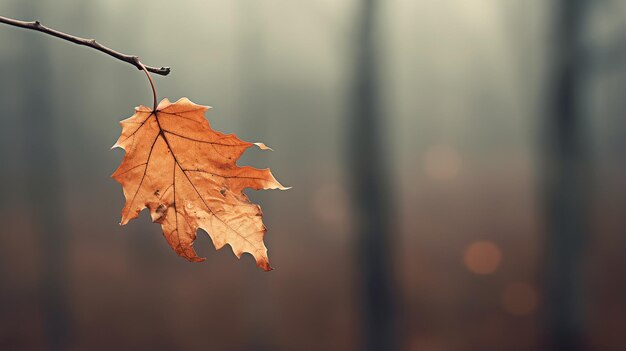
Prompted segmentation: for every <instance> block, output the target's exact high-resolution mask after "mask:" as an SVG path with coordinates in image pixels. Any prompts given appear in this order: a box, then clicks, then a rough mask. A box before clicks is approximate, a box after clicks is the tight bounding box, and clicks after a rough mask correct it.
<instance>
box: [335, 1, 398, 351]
mask: <svg viewBox="0 0 626 351" xmlns="http://www.w3.org/2000/svg"><path fill="white" fill-rule="evenodd" d="M377 5H378V3H377V1H376V0H361V1H360V2H359V3H358V5H357V12H356V13H357V15H356V16H357V17H356V21H357V22H356V28H355V30H356V35H357V38H356V47H355V53H354V55H355V56H354V67H355V71H354V72H353V74H354V76H353V82H352V83H353V85H352V89H353V90H352V106H351V119H350V121H349V124H348V126H347V129H348V133H349V134H348V144H349V152H350V154H349V167H350V170H349V182H350V184H351V185H352V189H351V197H352V202H353V204H352V206H353V209H354V213H355V230H356V239H357V240H358V246H357V247H358V253H357V264H356V270H357V272H359V274H360V275H359V278H360V286H359V290H358V291H360V292H361V293H362V301H361V303H362V305H361V306H362V318H361V320H362V321H363V324H362V329H361V333H362V336H363V339H362V343H363V345H361V348H360V349H361V350H371V351H381V350H385V351H392V350H395V349H396V348H397V345H396V343H397V340H396V337H395V336H396V335H395V333H396V330H395V329H396V324H395V310H394V300H393V296H392V281H393V267H392V260H391V258H390V256H391V252H390V249H391V236H392V227H393V225H392V220H391V209H390V207H391V196H390V194H391V191H390V184H389V174H388V167H387V165H386V162H385V159H384V151H385V147H384V142H383V137H382V135H383V133H382V131H383V130H384V126H383V123H382V121H383V118H382V116H381V106H380V102H381V101H380V100H381V98H380V93H379V90H378V89H379V84H378V65H377V48H376V47H377V45H376V44H377V43H376V41H375V32H376V12H377Z"/></svg>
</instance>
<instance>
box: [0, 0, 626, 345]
mask: <svg viewBox="0 0 626 351" xmlns="http://www.w3.org/2000/svg"><path fill="white" fill-rule="evenodd" d="M0 15H2V16H7V17H12V18H16V19H21V20H34V19H37V20H39V21H41V22H42V23H43V24H44V25H47V26H50V27H52V28H55V29H58V30H61V31H65V32H67V33H70V34H74V35H78V36H83V37H87V38H96V39H97V40H98V41H99V42H101V43H103V44H104V45H107V46H109V47H111V48H113V49H115V50H118V51H120V52H123V53H127V54H136V55H139V56H140V57H141V59H142V61H143V62H144V63H146V64H148V65H153V66H158V67H160V66H170V67H172V73H171V75H170V76H168V77H160V76H155V81H156V84H157V89H158V92H159V95H160V96H159V97H160V98H165V97H168V98H170V99H171V100H176V99H178V98H180V97H182V96H186V97H189V98H190V99H191V100H192V101H194V102H196V103H200V104H207V105H212V106H213V107H214V108H213V109H212V110H211V111H209V113H208V118H209V119H210V121H211V123H212V125H213V126H214V127H215V128H216V129H218V130H221V131H224V132H233V133H236V134H238V135H239V136H240V137H242V138H243V139H246V140H251V141H258V140H260V141H264V142H265V143H267V144H268V145H270V146H272V147H273V148H274V149H275V150H276V151H275V152H272V153H261V152H258V151H249V152H248V153H247V154H246V155H244V158H243V159H242V160H241V162H240V164H251V165H254V166H258V167H268V166H269V167H271V168H272V169H273V171H274V173H275V174H276V176H277V178H278V179H279V180H280V181H282V182H283V184H285V185H288V186H293V189H291V190H289V191H286V192H278V191H264V192H250V196H251V197H252V199H253V200H254V201H255V202H258V203H260V204H261V205H262V207H263V212H264V214H265V222H266V224H267V226H268V228H269V231H268V234H267V236H266V243H267V246H268V247H269V253H270V258H271V261H272V265H273V266H274V267H275V270H274V271H273V272H271V273H263V272H262V271H260V270H259V269H257V268H256V267H255V265H254V262H253V260H252V259H251V257H250V256H244V257H243V258H242V260H241V262H238V261H237V260H236V259H235V257H234V256H233V254H232V252H231V251H230V249H228V248H226V249H223V250H220V251H215V250H214V249H213V247H212V244H211V242H210V239H209V238H208V236H206V235H199V237H198V240H197V242H196V248H197V250H198V252H199V253H200V254H203V255H204V256H206V257H207V261H206V262H204V263H202V264H191V263H188V262H186V261H185V260H183V259H181V258H179V257H177V256H176V255H175V254H174V253H173V252H172V250H171V249H170V248H169V246H168V245H167V243H166V242H165V240H164V239H163V238H162V235H161V231H160V228H159V226H158V225H155V224H151V223H150V221H149V216H148V215H147V214H145V213H143V214H142V215H141V216H140V218H139V219H137V220H135V221H134V222H133V223H130V224H129V225H128V226H126V227H120V226H118V220H119V213H120V210H121V208H122V205H123V195H122V189H121V186H120V185H119V184H117V183H116V182H115V181H114V180H113V179H111V178H109V175H110V174H111V173H112V172H113V171H114V170H115V168H116V167H117V165H118V164H119V162H120V161H121V158H122V151H121V150H113V151H111V150H110V149H109V148H110V146H111V145H112V144H113V143H114V141H115V140H116V139H117V136H118V135H119V132H120V127H119V125H118V123H117V122H118V121H119V120H121V119H123V118H126V117H128V116H130V115H131V114H132V113H133V108H134V107H135V106H136V105H139V104H145V105H150V103H151V92H150V89H149V86H148V84H147V81H146V79H145V77H144V75H143V74H142V73H141V72H140V71H138V70H137V69H136V68H135V67H133V66H131V65H128V64H126V63H122V62H120V61H117V60H115V59H112V58H111V57H108V56H106V55H104V54H102V53H99V52H97V51H94V50H91V49H88V48H83V47H79V46H76V45H74V44H71V43H67V42H64V41H60V40H58V39H56V38H52V37H50V36H47V35H44V34H41V33H36V32H33V31H29V30H25V29H18V28H14V27H9V26H6V25H0V43H1V44H0V45H1V46H0V104H1V105H2V109H1V111H2V112H0V118H1V121H2V127H1V128H0V191H1V194H2V196H1V197H0V222H1V223H2V230H1V235H0V284H1V285H0V349H2V350H139V349H143V350H200V349H213V350H242V351H243V350H254V351H257V350H258V351H264V350H285V351H293V350H390V351H393V350H410V351H413V350H419V351H457V350H458V351H465V350H467V351H470V350H476V351H485V350H495V351H500V350H512V351H514V350H520V351H522V350H524V351H526V350H604V351H612V350H623V349H624V345H626V334H625V333H624V330H625V329H626V313H625V312H626V280H625V277H626V255H625V254H624V250H625V249H626V236H625V235H624V234H625V233H626V215H625V213H626V152H625V151H626V119H625V118H624V114H625V113H626V99H625V98H624V91H625V88H626V2H624V1H619V0H603V1H590V0H552V1H545V0H528V1H506V0H481V1H459V0H439V1H426V0H388V1H382V0H346V1H337V0H307V1H293V0H208V1H199V0H181V1H164V0H152V1H122V0H95V1H70V0H56V1H30V0H29V1H26V0H3V1H2V2H1V3H0Z"/></svg>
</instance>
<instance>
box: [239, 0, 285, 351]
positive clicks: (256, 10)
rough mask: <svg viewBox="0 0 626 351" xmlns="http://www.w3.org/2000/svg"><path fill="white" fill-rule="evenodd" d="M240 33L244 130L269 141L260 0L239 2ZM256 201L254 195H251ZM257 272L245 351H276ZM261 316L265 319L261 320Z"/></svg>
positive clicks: (249, 297)
mask: <svg viewBox="0 0 626 351" xmlns="http://www.w3.org/2000/svg"><path fill="white" fill-rule="evenodd" d="M237 6H238V8H237V10H238V11H237V17H238V21H237V24H238V26H237V30H238V34H239V38H238V39H239V41H238V42H239V46H238V51H237V58H238V61H237V67H236V71H237V72H238V77H237V78H238V79H237V85H238V92H239V93H238V101H239V102H240V103H239V104H238V106H239V111H238V112H239V117H240V120H241V121H245V122H242V125H241V127H242V129H244V128H245V129H248V130H253V131H254V138H255V140H260V141H267V140H268V132H269V130H270V128H269V122H270V121H269V116H268V112H267V111H268V109H267V104H266V102H265V101H266V95H265V92H266V91H267V90H266V88H267V86H266V84H265V82H266V80H265V74H264V72H265V71H266V70H267V67H266V66H265V62H266V61H265V46H264V35H263V29H264V27H263V23H262V16H263V11H262V10H263V6H264V5H263V3H261V2H259V1H257V0H239V1H238V2H237ZM251 196H252V197H254V194H251ZM270 207H271V202H268V201H266V202H265V203H264V204H263V210H264V211H268V212H271V210H270ZM258 273H259V272H257V271H256V270H254V271H252V272H250V274H248V275H247V276H246V279H245V281H246V289H245V291H246V292H245V294H246V296H245V298H244V299H243V301H245V304H246V306H244V308H243V316H242V320H243V323H244V331H245V333H244V335H246V336H247V337H246V340H245V346H244V347H245V350H250V351H266V350H275V349H276V347H275V345H274V340H273V335H272V334H271V328H269V326H270V325H272V318H273V316H274V313H272V311H271V308H270V306H269V305H266V304H259V303H258V302H257V301H259V300H262V301H266V300H270V299H271V294H270V291H269V290H268V286H267V279H266V278H267V277H266V276H265V275H262V274H258ZM259 316H263V317H262V318H259Z"/></svg>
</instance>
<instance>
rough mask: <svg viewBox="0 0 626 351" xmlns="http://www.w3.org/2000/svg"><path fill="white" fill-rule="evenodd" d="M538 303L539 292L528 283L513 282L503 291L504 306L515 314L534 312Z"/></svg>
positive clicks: (521, 314) (525, 314) (522, 314)
mask: <svg viewBox="0 0 626 351" xmlns="http://www.w3.org/2000/svg"><path fill="white" fill-rule="evenodd" d="M538 303H539V294H538V293H537V290H536V289H535V288H534V287H533V286H532V285H530V284H528V283H522V282H516V283H511V284H509V285H508V286H507V287H506V288H505V289H504V291H503V292H502V307H503V308H504V310H505V311H507V312H508V313H510V314H512V315H515V316H527V315H530V314H532V313H533V312H535V310H536V309H537V305H538Z"/></svg>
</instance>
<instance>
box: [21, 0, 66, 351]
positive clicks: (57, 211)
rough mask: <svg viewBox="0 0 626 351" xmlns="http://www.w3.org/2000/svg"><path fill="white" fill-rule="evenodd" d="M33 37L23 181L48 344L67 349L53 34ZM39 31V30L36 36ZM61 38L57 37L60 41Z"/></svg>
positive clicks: (26, 68) (28, 6) (30, 10)
mask: <svg viewBox="0 0 626 351" xmlns="http://www.w3.org/2000/svg"><path fill="white" fill-rule="evenodd" d="M34 6H35V5H34V4H32V3H30V2H23V3H21V10H22V13H23V14H24V16H25V18H28V17H30V16H37V15H39V14H43V13H45V11H41V10H35V9H34ZM31 36H32V38H33V39H34V40H32V41H31V42H29V43H27V44H24V47H25V50H24V52H25V55H24V58H23V60H22V62H21V65H20V66H18V68H17V69H20V70H21V83H22V85H21V86H20V87H19V88H20V89H22V93H21V96H23V100H22V101H21V109H20V115H21V120H22V126H23V130H24V135H23V138H22V140H23V142H24V150H25V151H24V152H25V155H24V159H25V165H26V172H25V173H26V176H25V178H26V179H25V180H24V181H25V184H26V187H27V190H28V194H27V196H28V202H29V207H30V214H31V223H32V226H33V230H34V232H35V237H36V238H38V244H39V245H40V252H37V255H38V256H39V257H40V260H39V262H40V264H41V266H40V269H39V271H40V275H41V276H40V291H39V296H40V298H41V300H40V301H41V303H40V306H41V308H43V317H44V327H45V329H46V336H47V343H48V349H50V350H67V349H68V346H69V345H68V341H69V340H68V339H69V334H70V317H69V313H68V296H67V290H68V281H67V280H68V279H67V278H68V259H67V240H68V235H67V233H68V230H69V229H68V224H67V222H66V214H65V211H64V208H65V205H64V203H63V191H62V189H61V184H62V180H61V178H62V177H61V174H60V172H59V168H60V167H61V165H60V163H59V162H58V161H59V157H58V145H59V141H58V140H56V139H55V137H54V130H55V125H54V114H53V113H52V99H51V94H50V93H51V83H50V81H51V72H52V68H51V67H50V62H49V60H48V57H49V56H48V53H47V49H46V44H44V41H47V40H50V41H51V43H54V39H52V38H47V37H42V36H41V35H40V34H36V33H31ZM35 36H40V37H39V38H35ZM57 43H58V42H57Z"/></svg>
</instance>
